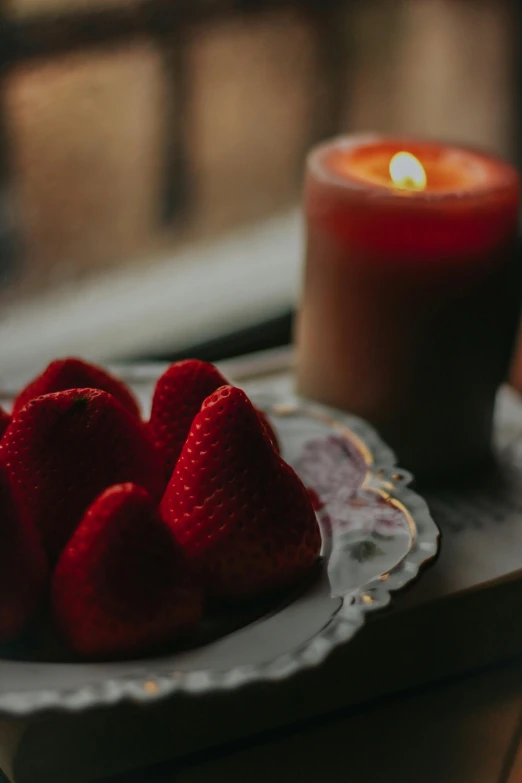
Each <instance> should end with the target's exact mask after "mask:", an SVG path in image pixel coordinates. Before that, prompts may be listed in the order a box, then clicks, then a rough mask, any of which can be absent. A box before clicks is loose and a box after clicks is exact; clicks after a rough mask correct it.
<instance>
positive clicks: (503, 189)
mask: <svg viewBox="0 0 522 783" xmlns="http://www.w3.org/2000/svg"><path fill="white" fill-rule="evenodd" d="M519 189H520V183H519V177H518V175H517V173H516V171H515V170H514V169H513V168H512V167H511V166H509V165H508V164H506V163H504V162H502V161H500V160H498V159H496V158H494V157H492V156H488V155H485V154H484V153H481V152H477V151H475V150H469V149H463V148H460V147H453V146H443V145H440V144H435V143H430V142H424V141H422V142H421V141H414V140H395V139H383V138H379V137H373V136H372V137H347V138H340V139H336V140H334V141H332V142H329V143H326V144H323V145H321V146H319V147H318V148H316V149H315V150H313V151H312V153H311V154H310V156H309V159H308V165H307V173H306V185H305V208H306V217H307V257H306V274H305V284H304V291H303V297H302V303H301V308H300V313H299V317H298V322H297V347H298V351H297V354H298V364H297V377H298V387H299V391H300V392H301V393H302V394H304V395H306V396H309V397H312V398H314V399H317V400H319V401H321V402H324V403H327V404H330V405H334V406H336V407H339V408H343V409H346V410H349V411H352V412H354V413H356V414H359V415H361V416H363V417H365V418H367V419H368V420H369V421H371V422H373V423H374V424H375V425H376V426H377V428H378V429H379V430H380V431H381V433H382V435H383V436H384V437H385V438H387V439H388V442H389V443H390V445H392V447H393V448H395V450H396V451H397V453H398V457H399V459H400V461H401V464H403V466H404V467H406V468H409V469H411V470H413V471H415V472H416V473H417V475H421V476H423V475H424V476H434V475H438V474H446V473H450V472H453V471H455V470H458V469H463V468H468V467H470V466H471V465H473V464H475V463H479V462H481V461H485V460H486V459H487V458H488V457H489V456H490V455H491V434H492V418H493V408H494V400H495V394H496V391H497V389H498V386H499V384H500V383H502V381H503V380H504V378H505V376H506V374H507V369H508V364H509V359H510V356H511V352H512V349H513V343H514V339H515V334H516V327H517V320H518V311H519V290H520V284H519V280H518V264H517V261H516V258H515V253H514V245H515V239H516V229H517V217H518V205H519Z"/></svg>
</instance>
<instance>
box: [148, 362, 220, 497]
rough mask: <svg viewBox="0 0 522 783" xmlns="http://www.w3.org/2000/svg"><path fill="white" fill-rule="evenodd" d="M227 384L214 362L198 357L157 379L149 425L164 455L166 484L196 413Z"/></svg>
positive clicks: (155, 442) (158, 447)
mask: <svg viewBox="0 0 522 783" xmlns="http://www.w3.org/2000/svg"><path fill="white" fill-rule="evenodd" d="M225 383H226V380H225V379H224V378H223V376H222V375H221V373H220V372H219V371H218V370H217V369H216V368H215V367H214V366H213V365H212V364H208V363H207V362H201V361H199V360H198V359H187V360H186V361H182V362H176V363H175V364H172V365H171V366H170V367H169V368H168V370H166V372H164V373H163V375H162V376H161V377H160V378H159V379H158V382H157V383H156V388H155V390H154V395H153V398H152V410H151V414H150V421H149V424H148V427H149V433H150V436H151V439H152V441H153V443H154V444H155V445H156V448H157V449H158V450H159V451H160V453H161V454H162V455H163V460H164V464H165V485H166V484H167V482H168V480H169V479H170V477H171V476H172V471H173V470H174V467H175V465H176V462H177V461H178V458H179V455H180V454H181V449H182V448H183V444H184V443H185V440H186V439H187V435H188V433H189V430H190V427H191V424H192V421H193V420H194V416H196V414H197V413H199V410H200V408H201V405H202V403H203V401H204V400H205V399H206V398H207V397H208V396H209V394H212V392H215V391H216V389H219V387H220V386H223V385H224V384H225Z"/></svg>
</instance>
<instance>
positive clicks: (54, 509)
mask: <svg viewBox="0 0 522 783" xmlns="http://www.w3.org/2000/svg"><path fill="white" fill-rule="evenodd" d="M0 462H2V463H3V464H4V465H5V466H6V468H7V471H8V474H9V476H10V479H11V483H12V485H13V489H14V491H15V493H16V496H17V498H18V502H19V503H20V506H21V508H22V509H23V510H24V511H25V512H26V514H27V515H28V517H29V518H30V519H31V520H32V521H33V523H34V525H35V527H36V529H37V530H38V532H39V533H40V535H41V538H42V542H43V545H44V547H45V549H46V551H47V553H48V555H49V558H50V560H51V561H54V560H55V559H56V557H57V556H58V554H59V553H60V551H61V549H62V548H63V547H64V546H65V544H66V542H67V540H68V538H69V537H70V536H71V534H72V533H73V531H74V529H75V527H76V525H77V524H78V523H79V521H80V519H81V518H82V516H83V514H84V513H85V510H86V509H87V507H88V505H89V504H90V503H91V502H92V501H93V500H94V498H96V497H97V496H98V495H99V494H100V492H102V491H103V490H104V489H106V488H107V487H109V486H111V485H112V484H117V483H121V482H124V481H134V482H135V483H136V484H139V485H140V486H143V487H145V488H146V489H147V490H148V491H150V493H151V495H152V496H153V497H154V498H156V499H158V500H159V498H160V496H161V492H162V489H163V478H162V475H161V461H160V459H159V457H158V455H157V453H156V451H155V449H154V447H153V445H152V444H151V443H150V441H149V439H148V437H147V434H146V430H145V425H144V424H142V422H141V421H137V419H136V418H135V417H134V416H131V414H130V413H128V412H127V411H126V410H125V408H124V407H123V406H122V405H121V404H120V403H119V402H118V400H117V399H116V398H115V397H113V396H112V395H110V394H108V393H107V392H104V391H98V390H97V389H69V390H68V391H63V392H57V393H56V394H47V395H45V396H43V397H37V398H36V399H34V400H31V402H30V403H29V404H28V405H26V406H25V408H22V410H21V411H20V412H19V413H18V414H17V415H15V416H14V418H13V421H12V423H11V425H10V426H9V428H8V429H7V432H6V433H5V435H4V437H3V438H2V441H1V442H0Z"/></svg>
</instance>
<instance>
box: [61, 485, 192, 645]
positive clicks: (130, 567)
mask: <svg viewBox="0 0 522 783" xmlns="http://www.w3.org/2000/svg"><path fill="white" fill-rule="evenodd" d="M52 603H53V612H54V616H55V620H56V624H57V627H58V629H59V630H60V632H61V634H62V636H63V637H64V639H65V640H66V641H67V642H68V644H69V646H70V647H71V648H72V649H73V650H74V651H75V652H77V653H79V654H80V655H83V656H86V657H96V658H100V657H103V656H107V657H114V656H120V655H131V654H136V653H140V652H143V651H145V650H147V649H151V648H154V647H156V646H157V645H159V644H161V643H163V642H165V641H169V640H170V639H172V638H173V637H175V636H176V635H179V634H181V633H185V632H187V631H189V630H191V629H192V628H194V627H195V625H196V624H197V623H198V621H199V619H200V617H201V607H202V601H201V589H200V588H199V587H198V586H197V585H196V584H195V582H194V579H193V577H192V575H191V574H190V573H189V570H188V567H187V564H186V561H185V559H184V557H183V555H182V553H181V550H180V548H179V545H178V544H177V542H176V539H175V538H174V536H173V534H172V531H171V530H170V529H169V527H168V525H166V524H165V523H164V522H163V521H162V520H161V518H160V516H159V514H158V511H157V508H156V505H155V504H154V503H153V502H152V500H151V498H150V496H149V495H148V493H147V492H146V491H145V490H144V489H142V488H141V487H138V486H136V485H135V484H120V485H118V486H114V487H111V488H110V489H107V490H105V492H103V494H102V495H100V497H99V498H97V500H95V501H94V503H93V504H92V505H91V506H90V508H89V509H88V510H87V512H86V514H85V516H84V518H83V520H82V521H81V523H80V525H79V527H78V528H77V530H76V532H75V533H74V535H73V537H72V538H71V540H70V541H69V543H68V545H67V546H66V548H65V549H64V551H63V552H62V555H61V557H60V560H59V561H58V565H57V566H56V570H55V573H54V577H53V583H52Z"/></svg>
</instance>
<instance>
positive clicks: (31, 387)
mask: <svg viewBox="0 0 522 783" xmlns="http://www.w3.org/2000/svg"><path fill="white" fill-rule="evenodd" d="M67 389H101V390H102V391H106V392H109V394H112V395H113V397H116V399H117V400H119V401H120V402H121V404H122V405H123V407H124V408H127V410H128V411H129V413H132V414H133V415H134V416H138V417H139V416H140V415H141V414H140V408H139V405H138V402H137V400H136V398H135V397H134V395H133V394H132V392H131V391H130V389H129V388H127V386H126V385H125V384H124V383H123V382H122V381H120V380H118V378H114V377H113V376H112V375H110V374H109V373H108V372H106V371H105V370H102V368H101V367H96V365H94V364H89V363H88V362H84V361H82V359H57V360H56V361H54V362H51V364H50V365H49V366H48V367H47V368H46V369H45V370H44V371H43V373H42V374H41V375H38V377H36V378H35V379H34V380H33V381H31V383H29V384H28V385H27V386H26V387H25V389H22V391H21V392H20V393H19V395H18V397H17V398H16V399H15V401H14V404H13V413H18V411H19V410H21V409H22V408H23V407H24V406H25V405H27V403H28V402H30V401H31V400H34V398H35V397H41V396H42V395H43V394H53V393H54V392H59V391H66V390H67Z"/></svg>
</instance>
